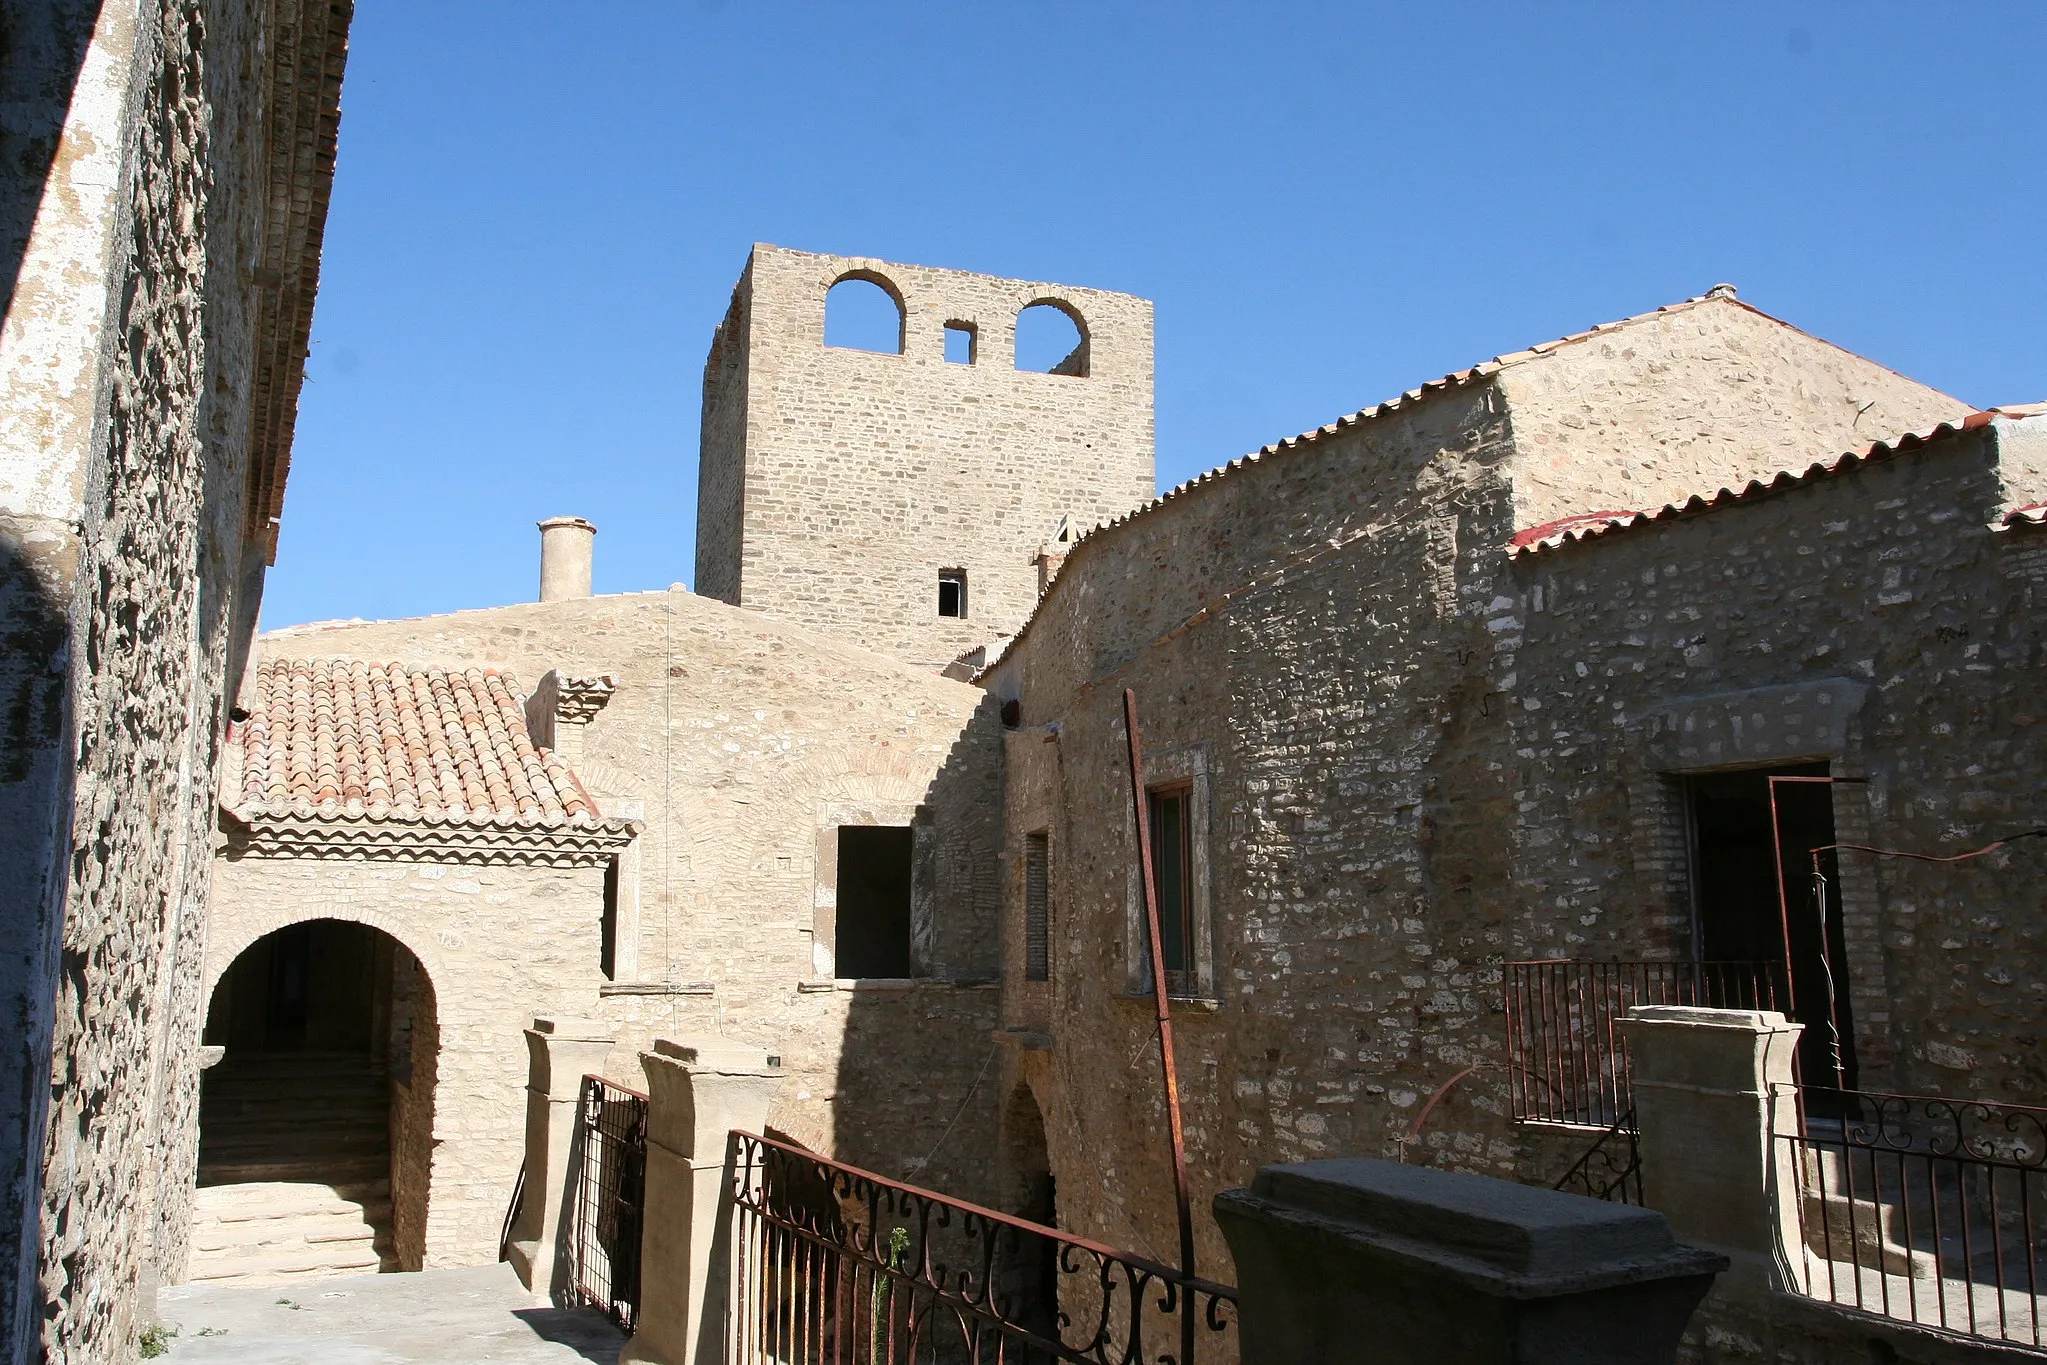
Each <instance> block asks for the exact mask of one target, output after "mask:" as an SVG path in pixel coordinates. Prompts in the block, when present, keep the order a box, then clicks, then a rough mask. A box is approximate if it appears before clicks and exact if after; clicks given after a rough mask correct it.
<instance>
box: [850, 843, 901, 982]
mask: <svg viewBox="0 0 2047 1365" xmlns="http://www.w3.org/2000/svg"><path fill="white" fill-rule="evenodd" d="M838 881H839V884H838V894H837V903H838V915H837V925H836V928H835V929H834V931H833V935H832V961H833V963H834V964H835V967H834V970H835V971H836V973H837V975H839V976H841V977H852V978H859V977H904V976H908V975H909V974H910V831H909V828H908V827H907V826H904V825H841V826H840V827H839V876H838Z"/></svg>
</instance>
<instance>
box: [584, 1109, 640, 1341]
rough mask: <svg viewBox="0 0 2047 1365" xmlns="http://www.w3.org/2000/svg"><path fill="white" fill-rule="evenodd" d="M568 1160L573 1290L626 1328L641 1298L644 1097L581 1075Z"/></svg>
mask: <svg viewBox="0 0 2047 1365" xmlns="http://www.w3.org/2000/svg"><path fill="white" fill-rule="evenodd" d="M569 1163H570V1170H571V1171H572V1172H573V1173H574V1175H573V1181H572V1188H573V1190H574V1194H573V1201H574V1202H573V1204H572V1206H571V1215H572V1216H571V1219H570V1235H569V1245H568V1248H567V1252H568V1255H569V1257H570V1272H571V1279H570V1283H571V1284H572V1285H573V1286H574V1290H573V1293H574V1297H575V1299H576V1301H577V1302H578V1303H583V1304H588V1305H590V1306H591V1307H593V1308H597V1309H601V1310H602V1311H603V1312H604V1314H605V1316H607V1317H609V1318H610V1319H611V1320H612V1321H613V1322H615V1323H617V1324H618V1326H619V1327H620V1329H622V1330H623V1331H626V1332H631V1331H632V1330H633V1326H634V1324H635V1322H636V1320H637V1319H638V1317H639V1305H640V1213H641V1209H642V1207H643V1204H644V1195H645V1192H646V1187H647V1097H646V1096H645V1095H642V1094H641V1093H639V1092H638V1091H637V1090H628V1089H626V1088H625V1087H624V1086H620V1085H613V1084H612V1083H611V1082H609V1081H607V1080H604V1079H603V1078H601V1077H598V1076H585V1077H584V1078H583V1089H582V1093H581V1095H580V1096H579V1097H578V1099H577V1103H576V1130H575V1137H574V1139H573V1145H572V1147H571V1149H570V1152H569Z"/></svg>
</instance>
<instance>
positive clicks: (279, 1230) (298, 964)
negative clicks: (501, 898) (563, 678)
mask: <svg viewBox="0 0 2047 1365" xmlns="http://www.w3.org/2000/svg"><path fill="white" fill-rule="evenodd" d="M439 1033H440V1029H439V1024H438V1020H437V1017H436V1011H435V1001H434V988H433V983H432V982H431V981H430V980H429V979H428V977H427V974H426V972H425V970H424V969H423V968H422V967H421V966H420V963H419V959H418V958H417V957H415V956H414V955H413V953H412V952H411V951H410V950H409V949H407V948H406V947H405V945H404V944H402V943H400V942H399V941H398V940H397V939H395V938H393V937H391V936H390V935H389V934H386V933H384V932H382V931H381V930H378V929H374V928H371V927H370V926H368V925H365V924H356V923H353V922H350V921H345V920H333V919H317V920H309V921H305V922H303V923H299V924H292V925H287V926H286V927H284V928H282V929H279V930H277V931H275V932H273V933H270V934H267V935H265V936H264V937H263V938H260V939H258V940H257V941H256V942H254V943H252V944H251V945H249V947H248V948H246V949H244V950H243V951H242V953H241V954H240V956H238V957H236V958H235V960H234V962H233V963H232V964H231V965H230V966H229V967H228V969H227V970H226V972H224V973H223V974H222V975H221V978H220V982H219V984H218V985H217V986H216V987H215V988H214V991H213V998H212V1001H211V1002H210V1004H209V1006H208V1010H207V1016H206V1032H205V1036H204V1040H203V1041H204V1042H205V1044H206V1045H207V1046H208V1047H209V1048H219V1049H221V1051H220V1052H219V1053H217V1054H211V1055H214V1056H217V1058H218V1060H217V1061H215V1062H214V1063H213V1064H212V1065H211V1066H209V1067H208V1068H207V1070H206V1071H205V1072H203V1073H202V1076H201V1081H200V1099H199V1193H198V1199H197V1204H196V1207H195V1210H194V1215H195V1216H194V1220H193V1234H192V1259H191V1262H190V1265H189V1266H188V1269H187V1274H186V1278H187V1279H189V1280H194V1281H223V1280H226V1281H234V1282H239V1283H248V1284H257V1283H287V1282H295V1281H298V1280H303V1279H308V1278H314V1277H318V1276H321V1275H330V1274H359V1273H362V1272H365V1271H369V1270H417V1269H419V1268H420V1266H421V1264H422V1263H423V1261H424V1259H425V1252H426V1220H427V1190H428V1183H429V1180H430V1178H431V1174H432V1161H433V1147H434V1139H433V1109H434V1080H435V1070H436V1059H437V1056H438V1052H439V1042H440V1039H439Z"/></svg>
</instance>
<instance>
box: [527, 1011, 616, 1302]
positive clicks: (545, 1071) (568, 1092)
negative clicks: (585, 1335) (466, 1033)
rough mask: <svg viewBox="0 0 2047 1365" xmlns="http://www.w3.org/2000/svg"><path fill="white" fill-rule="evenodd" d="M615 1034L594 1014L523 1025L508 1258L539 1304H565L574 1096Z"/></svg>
mask: <svg viewBox="0 0 2047 1365" xmlns="http://www.w3.org/2000/svg"><path fill="white" fill-rule="evenodd" d="M616 1033H617V1027H616V1026H615V1025H612V1024H606V1023H600V1022H599V1021H597V1020H595V1019H535V1020H534V1021H533V1027H532V1028H529V1029H527V1030H526V1193H525V1195H524V1197H523V1198H522V1199H521V1200H520V1202H519V1216H518V1217H517V1219H515V1220H514V1221H513V1223H512V1245H511V1261H512V1268H513V1269H514V1270H516V1271H517V1272H518V1274H519V1279H520V1280H521V1281H522V1282H523V1283H524V1284H525V1286H526V1287H527V1288H528V1289H530V1290H532V1291H533V1294H534V1296H535V1297H536V1298H538V1299H540V1300H541V1301H543V1302H549V1303H561V1302H565V1300H564V1298H563V1295H565V1294H566V1293H567V1291H568V1289H569V1283H568V1273H569V1268H568V1265H567V1263H566V1260H565V1256H564V1251H565V1248H566V1242H565V1240H564V1239H563V1237H562V1218H563V1215H564V1212H565V1211H566V1210H567V1209H569V1208H570V1207H571V1203H570V1199H569V1193H568V1184H569V1153H570V1150H571V1148H572V1146H573V1144H574V1139H575V1129H576V1099H577V1096H578V1095H579V1094H581V1092H582V1088H583V1077H584V1076H586V1075H591V1074H593V1073H595V1072H597V1071H598V1070H599V1069H600V1068H601V1067H603V1065H604V1055H605V1054H606V1053H607V1052H609V1051H611V1043H612V1039H613V1037H614V1036H615V1034H616Z"/></svg>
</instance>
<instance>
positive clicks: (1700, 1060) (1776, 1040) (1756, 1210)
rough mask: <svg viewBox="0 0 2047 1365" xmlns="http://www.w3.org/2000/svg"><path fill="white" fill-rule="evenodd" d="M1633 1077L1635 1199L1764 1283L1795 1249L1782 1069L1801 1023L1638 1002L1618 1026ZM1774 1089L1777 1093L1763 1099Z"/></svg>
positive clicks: (1746, 1278) (1790, 1124)
mask: <svg viewBox="0 0 2047 1365" xmlns="http://www.w3.org/2000/svg"><path fill="white" fill-rule="evenodd" d="M1619 1027H1620V1030H1621V1035H1622V1037H1624V1038H1625V1039H1626V1040H1627V1045H1628V1060H1629V1065H1630V1068H1631V1070H1632V1072H1633V1075H1634V1090H1635V1122H1636V1126H1637V1127H1638V1128H1640V1130H1641V1136H1640V1138H1639V1144H1640V1150H1641V1155H1642V1194H1643V1198H1644V1200H1645V1201H1646V1202H1647V1203H1648V1204H1649V1206H1650V1207H1651V1208H1653V1209H1656V1210H1657V1211H1659V1212H1660V1213H1662V1214H1663V1215H1664V1216H1665V1217H1666V1218H1668V1219H1670V1225H1671V1227H1672V1228H1674V1229H1675V1230H1676V1232H1677V1235H1678V1236H1680V1237H1683V1238H1685V1239H1687V1240H1689V1241H1696V1242H1703V1243H1705V1244H1707V1245H1709V1246H1711V1247H1714V1248H1716V1249H1717V1250H1721V1251H1725V1252H1727V1253H1728V1254H1729V1255H1730V1256H1732V1257H1733V1259H1734V1266H1735V1273H1734V1275H1733V1276H1731V1277H1730V1279H1732V1280H1737V1281H1741V1282H1743V1283H1744V1285H1750V1284H1755V1283H1756V1281H1757V1279H1758V1278H1760V1280H1761V1281H1762V1282H1765V1283H1767V1281H1768V1279H1769V1277H1770V1275H1771V1272H1772V1270H1773V1268H1774V1267H1775V1266H1776V1264H1777V1262H1778V1257H1779V1256H1780V1255H1781V1254H1784V1253H1785V1252H1787V1251H1789V1250H1791V1249H1795V1248H1796V1247H1797V1246H1798V1245H1799V1234H1798V1206H1797V1191H1798V1183H1797V1179H1796V1170H1797V1165H1796V1159H1795V1157H1794V1155H1793V1154H1792V1153H1791V1152H1790V1151H1789V1150H1788V1144H1786V1143H1782V1142H1776V1141H1773V1140H1772V1137H1771V1133H1772V1128H1773V1125H1774V1128H1775V1131H1776V1132H1780V1133H1791V1132H1796V1131H1797V1130H1798V1129H1797V1125H1798V1101H1797V1098H1796V1095H1795V1093H1794V1092H1793V1090H1792V1088H1791V1087H1792V1075H1791V1061H1792V1058H1793V1057H1794V1056H1795V1055H1796V1053H1797V1051H1798V1035H1799V1034H1800V1033H1801V1032H1803V1028H1804V1026H1803V1025H1800V1024H1794V1023H1791V1022H1790V1021H1789V1020H1787V1019H1786V1018H1785V1017H1784V1016H1783V1015H1782V1014H1779V1013H1777V1012H1776V1011H1775V1010H1713V1009H1699V1008H1695V1007H1692V1006H1688V1005H1638V1006H1636V1007H1635V1008H1634V1009H1631V1010H1629V1011H1628V1017H1627V1018H1625V1019H1623V1020H1621V1021H1620V1024H1619ZM1773 1092H1780V1093H1773Z"/></svg>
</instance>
